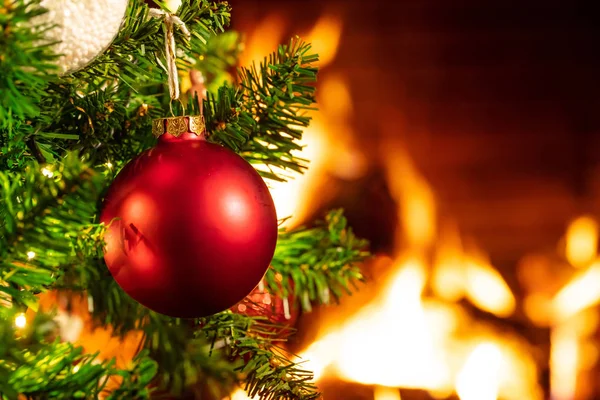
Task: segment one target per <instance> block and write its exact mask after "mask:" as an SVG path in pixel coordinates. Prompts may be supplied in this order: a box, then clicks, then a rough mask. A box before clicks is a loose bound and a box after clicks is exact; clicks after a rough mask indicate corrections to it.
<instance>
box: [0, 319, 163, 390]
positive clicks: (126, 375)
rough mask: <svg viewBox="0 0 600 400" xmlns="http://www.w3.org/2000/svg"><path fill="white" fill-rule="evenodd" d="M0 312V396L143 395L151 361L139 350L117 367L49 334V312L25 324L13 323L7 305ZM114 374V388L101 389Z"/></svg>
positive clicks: (152, 365) (150, 374)
mask: <svg viewBox="0 0 600 400" xmlns="http://www.w3.org/2000/svg"><path fill="white" fill-rule="evenodd" d="M1 311H2V313H1V314H2V317H3V318H0V342H1V343H3V344H6V346H3V347H0V398H1V399H3V400H8V399H14V398H17V397H18V395H22V396H27V398H36V399H41V398H44V399H45V398H52V399H65V400H68V399H75V398H99V397H100V395H101V394H102V395H106V396H107V397H106V398H108V399H124V398H135V399H148V398H149V397H150V390H149V389H148V388H147V386H148V384H149V383H150V381H151V380H152V379H153V377H154V376H155V374H156V370H157V365H156V363H155V362H154V361H153V360H151V359H150V358H148V355H147V352H141V353H140V354H139V355H138V356H137V357H136V358H135V359H134V360H132V363H131V366H130V367H129V368H128V369H119V368H117V367H116V366H115V362H114V360H108V361H100V360H98V359H97V354H85V353H84V351H83V348H81V347H76V346H74V345H72V344H70V343H61V342H60V341H58V340H56V339H51V338H52V336H54V332H55V331H56V330H57V327H56V326H55V324H54V322H53V321H52V319H51V315H48V314H43V313H37V314H36V317H35V319H34V320H32V321H30V323H29V324H28V326H27V327H26V328H14V326H13V325H12V324H13V321H14V318H13V317H14V316H13V315H10V312H11V311H12V309H3V310H1ZM115 380H120V381H121V383H120V384H119V386H118V388H116V389H111V390H110V391H109V390H108V389H107V384H108V383H109V382H111V381H115Z"/></svg>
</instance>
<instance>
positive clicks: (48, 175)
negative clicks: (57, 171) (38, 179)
mask: <svg viewBox="0 0 600 400" xmlns="http://www.w3.org/2000/svg"><path fill="white" fill-rule="evenodd" d="M42 175H44V176H45V177H46V178H52V177H53V176H54V172H52V170H51V169H50V168H48V167H44V168H42Z"/></svg>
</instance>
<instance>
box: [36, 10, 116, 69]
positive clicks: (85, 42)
mask: <svg viewBox="0 0 600 400" xmlns="http://www.w3.org/2000/svg"><path fill="white" fill-rule="evenodd" d="M127 2H128V0H42V2H41V5H42V7H44V8H46V9H48V12H47V13H45V14H43V15H40V16H39V17H36V19H35V20H34V23H36V24H37V23H42V22H48V23H52V24H57V25H58V26H57V27H55V28H54V29H50V30H49V31H48V32H47V33H46V39H47V40H48V41H51V42H54V41H57V42H59V43H57V44H56V45H55V46H54V48H53V50H54V52H55V53H57V54H61V57H60V58H59V59H58V60H57V61H56V63H57V65H58V66H59V73H60V74H61V75H62V74H66V73H69V72H73V71H76V70H78V69H80V68H83V67H85V66H86V65H88V64H89V63H90V62H91V61H92V60H94V58H96V57H97V56H98V55H99V54H100V53H101V52H102V51H104V50H106V48H108V46H109V45H110V44H111V43H112V41H113V40H114V38H115V36H116V35H117V33H118V32H119V28H120V27H121V24H122V22H123V19H124V17H125V12H126V11H127Z"/></svg>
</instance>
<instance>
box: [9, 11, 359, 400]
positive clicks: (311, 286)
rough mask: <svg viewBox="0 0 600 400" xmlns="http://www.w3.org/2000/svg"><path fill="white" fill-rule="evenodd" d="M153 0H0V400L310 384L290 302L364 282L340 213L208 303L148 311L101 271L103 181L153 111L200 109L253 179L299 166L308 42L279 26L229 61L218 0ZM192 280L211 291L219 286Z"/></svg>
mask: <svg viewBox="0 0 600 400" xmlns="http://www.w3.org/2000/svg"><path fill="white" fill-rule="evenodd" d="M156 3H158V7H160V8H159V9H151V8H149V6H148V5H147V4H145V3H144V2H143V1H142V0H131V1H129V2H128V1H127V0H97V1H84V0H81V1H74V0H44V1H41V0H0V397H1V398H2V399H16V398H33V399H45V398H58V399H73V398H110V399H138V398H160V397H162V398H182V397H184V396H188V397H186V398H194V397H196V398H214V399H221V398H222V397H224V396H227V395H228V394H229V393H230V392H231V391H232V390H234V388H236V387H242V388H244V389H245V390H246V391H247V392H248V395H249V396H252V397H254V396H257V397H258V398H261V399H315V398H318V397H319V394H318V390H317V389H316V387H315V386H314V384H313V383H312V375H311V373H310V371H306V370H304V368H303V367H302V364H301V363H300V364H299V363H298V360H296V359H295V358H294V357H293V356H292V355H291V354H288V353H287V351H286V349H285V346H284V344H283V342H284V341H285V338H286V336H287V335H289V334H290V333H291V331H292V330H291V329H290V327H289V325H290V323H291V321H290V319H291V317H290V314H292V313H293V311H294V310H295V309H298V308H301V309H303V310H309V309H310V308H311V306H312V305H315V304H327V303H330V302H333V301H335V300H336V299H337V298H339V297H340V296H342V295H344V294H345V293H349V292H350V291H351V289H352V288H353V287H354V284H355V283H356V282H358V281H359V280H361V279H362V276H361V273H360V270H359V268H358V263H359V262H360V261H361V260H362V259H364V258H365V257H366V256H367V253H366V251H365V242H364V241H363V240H360V239H358V238H357V237H355V236H354V235H353V233H352V231H351V229H350V228H349V227H348V226H347V223H346V220H345V218H344V216H343V213H342V211H341V210H333V211H331V212H329V213H328V214H327V215H325V216H324V217H323V219H322V220H320V221H317V222H315V223H314V224H311V225H310V226H308V227H301V228H294V229H292V230H290V229H284V228H281V229H279V232H278V234H277V247H276V249H275V250H274V256H273V258H272V260H271V261H270V263H268V270H267V271H266V274H265V275H264V278H263V279H262V280H261V282H260V284H259V287H258V289H256V290H255V291H254V292H253V294H252V295H250V296H249V297H248V298H247V299H246V300H244V301H243V302H242V303H240V304H238V305H236V306H235V307H231V306H233V304H227V306H229V308H228V309H227V310H220V312H218V313H217V314H212V315H205V316H204V315H203V316H201V317H195V318H176V317H170V316H167V315H163V314H160V313H157V312H154V311H152V310H150V309H148V308H146V307H144V306H143V305H141V304H140V303H138V302H137V301H135V300H134V299H133V298H132V297H130V296H129V295H128V294H127V293H126V292H125V291H124V290H123V289H122V288H121V286H120V285H119V283H118V282H117V280H115V278H114V277H113V275H115V270H114V268H111V269H110V270H109V268H107V261H105V259H106V260H108V259H109V257H108V256H107V252H108V250H107V237H108V233H107V232H109V230H110V229H111V228H110V227H111V226H113V225H112V224H113V223H118V221H119V220H124V218H111V219H110V220H108V221H103V220H102V218H101V214H102V210H103V207H104V206H105V204H106V201H107V199H106V197H107V193H110V191H108V189H109V187H111V185H112V184H113V183H114V182H115V178H116V177H117V176H118V175H119V172H120V171H122V170H123V167H124V166H125V165H127V164H128V163H129V162H130V161H131V160H133V159H136V157H139V155H140V154H141V153H143V152H145V151H146V150H148V149H153V148H154V149H155V148H156V147H155V146H157V145H156V142H157V138H156V137H155V136H153V135H152V132H153V129H152V128H153V122H152V120H153V119H156V118H164V117H166V116H184V115H188V116H189V115H201V116H202V117H201V118H200V119H199V120H198V121H201V123H202V124H205V129H202V131H203V135H204V139H203V142H202V145H201V146H205V147H206V146H209V147H210V146H213V147H210V148H211V149H213V150H214V149H216V150H214V151H217V152H219V151H221V150H223V149H227V151H230V152H235V153H237V154H238V155H239V156H241V158H243V160H245V161H246V162H247V163H249V165H252V166H253V167H254V168H255V170H256V171H258V173H259V174H260V176H262V178H263V179H264V181H265V182H267V184H268V182H270V181H282V180H286V179H288V178H289V176H290V173H298V172H302V171H303V170H304V169H305V168H307V163H306V161H305V160H303V159H302V157H301V153H300V152H301V150H302V147H301V146H300V144H299V140H300V139H301V137H302V129H303V128H305V127H307V126H308V124H309V123H310V112H312V110H314V109H315V108H314V103H315V97H314V91H315V89H314V85H313V83H314V82H315V80H316V74H317V66H316V65H317V62H318V57H317V55H315V54H313V53H312V52H311V47H310V45H309V44H307V43H305V42H303V41H302V40H300V39H299V38H292V39H291V40H290V42H289V43H288V44H285V45H282V46H280V47H279V49H277V51H275V52H274V53H273V54H272V55H270V56H268V57H266V58H265V59H264V61H263V62H262V63H260V65H252V66H249V67H242V68H239V69H237V70H236V59H237V55H238V54H239V52H240V51H241V49H242V41H241V39H240V35H239V34H237V33H235V32H232V31H228V30H226V29H227V27H228V25H229V21H230V11H231V10H230V7H229V6H228V4H227V3H225V2H212V1H208V0H183V1H182V4H181V5H180V6H179V7H178V9H177V10H176V11H174V12H173V13H171V12H170V11H169V9H168V7H167V5H166V4H162V3H161V2H156ZM110 7H113V8H110ZM119 7H122V8H123V13H120V11H118V10H117V8H119ZM59 17H60V18H59ZM113 28H114V30H115V32H114V34H116V37H115V36H114V34H113V33H112V32H111V29H113ZM105 42H106V43H105ZM233 71H235V72H233ZM180 88H181V94H179V93H178V92H179V89H180ZM158 121H159V122H158V125H156V124H155V128H156V126H159V127H160V128H161V129H166V130H167V134H170V133H173V132H171V131H169V130H170V129H172V127H169V123H168V120H166V121H167V122H166V123H165V122H164V121H165V120H158ZM179 121H181V120H179ZM183 121H184V123H185V124H189V123H191V122H190V121H191V119H190V118H188V119H183ZM194 121H196V119H194ZM163 123H164V124H165V125H161V124H163ZM186 127H187V129H188V130H189V129H191V125H190V126H187V125H186ZM192 132H196V131H192ZM196 133H200V132H196ZM186 135H188V136H190V137H195V136H196V135H194V134H192V133H189V132H188V133H186ZM165 137H166V136H165V135H163V136H161V138H160V139H159V141H160V140H163V141H169V140H173V141H177V140H186V139H181V138H178V137H176V135H175V136H174V135H171V136H170V137H171V139H168V140H167V139H164V138H165ZM186 137H187V136H186ZM162 146H167V145H162ZM198 146H200V145H198ZM198 146H196V147H198ZM214 146H218V147H214ZM209 147H206V148H209ZM153 151H154V150H152V151H151V152H146V153H144V154H156V152H154V153H153ZM223 151H225V150H223ZM177 154H178V153H177ZM235 157H237V156H235ZM238 158H239V157H238ZM196 161H197V160H196ZM194 162H195V161H194ZM236 162H237V161H236ZM252 171H254V169H253V170H252ZM252 173H254V172H252ZM134 175H135V174H134ZM257 176H258V175H257ZM260 182H261V183H260V184H262V180H260ZM115 185H116V184H115ZM111 190H113V191H114V189H111ZM107 191H108V192H107ZM213 197H215V196H214V195H213ZM151 200H152V199H151ZM216 201H218V198H217V200H216ZM166 208H168V207H163V208H161V209H160V210H158V211H157V212H160V213H162V214H164V213H165V211H166V210H165V209H166ZM204 211H205V214H206V213H207V212H206V210H204ZM211 211H213V210H208V212H211ZM234 211H235V210H234ZM117 217H119V216H117ZM143 217H145V218H146V219H145V220H144V221H147V220H148V219H151V218H150V217H152V218H154V216H153V215H145V216H143ZM280 217H282V216H280ZM162 218H163V219H165V218H164V215H163V217H162ZM115 220H116V221H117V222H114V221H115ZM254 222H255V223H258V222H261V223H262V221H258V222H257V221H254ZM145 223H146V222H145ZM178 223H179V222H178ZM181 223H183V225H186V221H181ZM275 226H276V225H275ZM127 229H129V228H127ZM132 229H136V228H135V227H133V228H132ZM239 233H240V235H241V236H243V235H244V234H248V233H247V232H244V231H243V230H241V231H240V232H239ZM118 234H119V233H117V235H118ZM142 234H143V232H142V233H141V234H140V235H142ZM215 235H216V234H215ZM173 236H174V237H175V238H177V234H175V235H173ZM213 237H214V236H210V238H211V240H213V239H212V238H213ZM214 240H216V239H214ZM128 244H129V245H131V243H129V242H128ZM153 245H158V246H160V245H161V244H160V243H153ZM200 246H202V244H201V245H200ZM267 247H268V246H267ZM240 254H242V255H243V254H245V253H244V252H241V253H240ZM167 256H168V257H171V256H173V257H175V256H176V255H173V254H168V255H167ZM235 256H238V258H239V254H237V255H236V254H223V258H226V257H229V258H231V257H235ZM210 261H211V265H208V264H207V260H205V259H204V260H189V257H188V259H185V260H183V262H184V263H192V264H193V265H194V266H195V268H197V269H198V271H200V272H199V274H202V271H203V270H205V269H206V268H212V267H214V265H213V264H215V263H216V264H218V263H219V260H218V257H213V259H211V260H210ZM247 261H248V263H249V264H251V263H252V262H253V261H254V260H252V259H248V260H247ZM142 266H143V263H142ZM108 267H111V266H110V265H109V266H108ZM173 267H175V268H179V266H178V265H175V266H173ZM266 267H267V266H265V268H266ZM111 272H113V274H111ZM117 275H118V274H117ZM235 275H236V274H233V275H231V276H229V277H228V279H230V280H232V281H233V280H235V279H237V278H238V277H237V276H235ZM261 275H262V274H261ZM115 276H116V275H115ZM200 276H203V275H200ZM141 278H142V279H143V278H144V277H143V276H142V277H141ZM222 278H223V277H219V279H221V281H223V279H222ZM180 282H181V281H180ZM256 283H257V282H253V283H252V284H253V285H254V284H256ZM165 284H167V283H166V282H165ZM206 290H211V292H210V296H212V298H213V299H215V303H219V304H221V303H222V302H219V301H217V300H218V299H219V297H220V296H223V293H229V291H228V288H227V287H211V288H208V289H207V288H206V287H199V288H198V291H206ZM157 293H158V292H157ZM246 294H247V293H246ZM132 295H133V294H132ZM185 295H186V294H185V293H182V296H185ZM189 295H190V296H192V294H189ZM195 295H196V294H194V295H193V296H195ZM244 295H245V294H244ZM133 296H134V297H135V295H133ZM193 296H192V297H190V298H194V299H196V297H193ZM265 296H267V297H268V301H263V300H264V299H265ZM205 297H206V296H205ZM184 298H185V297H184ZM206 298H210V297H206ZM153 300H154V302H155V303H156V300H159V302H160V301H163V302H168V301H172V300H173V299H167V298H161V297H160V296H159V295H158V294H157V298H155V299H153ZM180 300H181V299H178V301H180ZM227 301H231V300H230V299H228V300H227ZM227 301H225V303H226V302H227ZM225 303H223V304H225ZM177 304H179V303H177ZM270 305H276V307H271V306H270ZM180 306H181V305H180V304H179V305H178V306H177V307H180ZM185 308H186V309H190V310H192V312H194V310H196V309H197V310H203V309H205V308H208V307H207V305H206V304H197V303H194V302H191V303H190V304H186V305H185ZM82 330H89V332H90V335H91V336H92V337H96V336H93V335H94V334H95V333H94V332H102V334H104V335H105V336H108V337H109V340H108V341H107V342H106V343H110V346H113V347H116V348H119V349H121V350H122V351H121V352H120V357H117V358H107V357H105V356H104V355H103V354H102V352H101V351H90V346H86V345H85V344H82V340H81V331H82ZM131 343H133V344H134V345H133V346H132V345H131ZM107 346H108V345H107ZM121 346H122V347H121ZM92 347H93V346H92ZM131 347H133V351H132V352H131V354H129V352H130V348H131Z"/></svg>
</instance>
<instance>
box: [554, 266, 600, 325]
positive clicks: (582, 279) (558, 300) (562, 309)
mask: <svg viewBox="0 0 600 400" xmlns="http://www.w3.org/2000/svg"><path fill="white" fill-rule="evenodd" d="M598 303H600V261H596V262H595V263H594V264H592V266H591V267H590V268H589V269H587V270H586V271H584V272H582V273H581V274H579V275H577V276H576V277H575V278H574V279H573V280H571V281H570V282H569V283H568V284H567V285H566V286H565V287H563V288H562V289H561V290H560V292H558V294H557V295H556V296H555V297H554V300H553V303H552V304H553V308H554V312H555V319H557V320H559V321H560V320H563V319H565V318H568V317H569V316H572V315H574V314H576V313H577V312H579V311H581V310H584V309H586V308H588V307H591V306H593V305H595V304H598Z"/></svg>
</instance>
